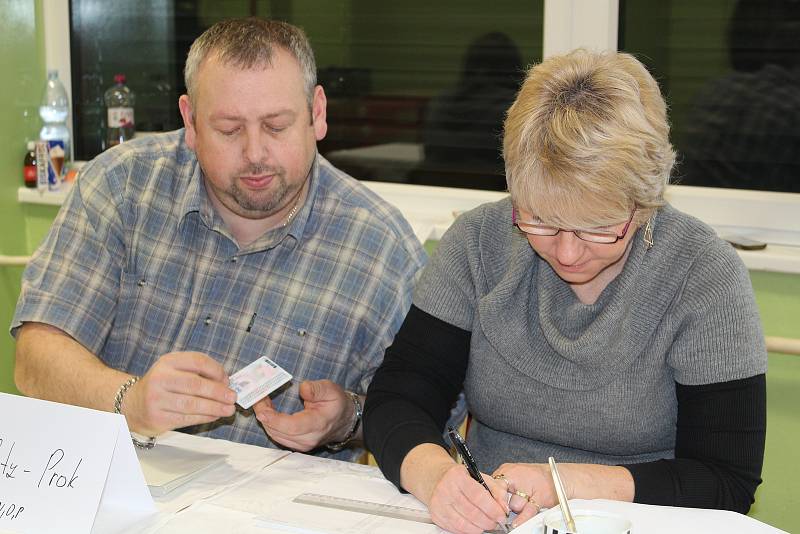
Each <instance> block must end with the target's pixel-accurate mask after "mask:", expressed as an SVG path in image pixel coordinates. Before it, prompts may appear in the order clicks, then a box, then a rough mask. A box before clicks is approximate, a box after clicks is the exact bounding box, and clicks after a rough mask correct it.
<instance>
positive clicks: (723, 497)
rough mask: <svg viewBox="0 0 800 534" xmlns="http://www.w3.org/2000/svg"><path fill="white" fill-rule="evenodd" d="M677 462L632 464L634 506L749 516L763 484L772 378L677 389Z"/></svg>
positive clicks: (679, 386)
mask: <svg viewBox="0 0 800 534" xmlns="http://www.w3.org/2000/svg"><path fill="white" fill-rule="evenodd" d="M676 394H677V399H678V420H677V427H676V435H675V459H671V460H659V461H655V462H648V463H644V464H634V465H626V466H625V467H626V468H627V469H628V470H629V471H630V472H631V474H632V475H633V479H634V482H635V484H636V491H635V496H634V501H635V502H639V503H646V504H661V505H669V506H690V507H694V508H719V509H725V510H733V511H736V512H740V513H747V511H748V510H749V509H750V505H751V504H752V503H753V500H754V496H755V491H756V488H757V487H758V485H759V484H760V483H761V466H762V464H763V461H764V440H765V437H766V421H767V415H766V404H767V390H766V377H765V375H763V374H760V375H756V376H753V377H750V378H745V379H742V380H732V381H730V382H721V383H717V384H706V385H700V386H684V385H681V384H676Z"/></svg>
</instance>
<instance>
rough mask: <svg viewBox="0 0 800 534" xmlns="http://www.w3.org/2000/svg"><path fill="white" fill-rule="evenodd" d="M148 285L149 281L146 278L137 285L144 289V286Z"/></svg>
mask: <svg viewBox="0 0 800 534" xmlns="http://www.w3.org/2000/svg"><path fill="white" fill-rule="evenodd" d="M146 283H147V280H145V279H144V278H142V279H141V280H139V281H138V282H137V284H138V286H139V287H144V285H145V284H146Z"/></svg>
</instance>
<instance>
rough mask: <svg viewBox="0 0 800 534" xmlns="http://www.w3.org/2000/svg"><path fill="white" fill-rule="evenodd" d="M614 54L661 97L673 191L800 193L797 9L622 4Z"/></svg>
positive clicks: (742, 3) (765, 4)
mask: <svg viewBox="0 0 800 534" xmlns="http://www.w3.org/2000/svg"><path fill="white" fill-rule="evenodd" d="M620 48H621V49H624V50H625V51H628V52H632V53H634V54H637V55H638V56H639V57H640V58H641V59H642V61H643V62H645V64H647V66H648V68H650V69H651V71H652V72H653V73H654V75H655V76H656V78H657V79H659V81H660V83H661V84H662V88H663V89H664V92H665V94H666V95H667V100H668V104H669V106H670V115H671V118H672V121H673V128H672V134H673V143H674V144H675V146H676V148H677V150H678V153H679V158H680V159H679V165H678V167H677V171H676V173H675V174H676V181H677V182H678V183H681V184H684V185H701V186H714V187H728V188H737V189H759V190H769V191H785V192H800V180H798V177H800V92H799V91H798V90H797V88H798V87H799V86H800V85H799V83H800V2H796V1H791V0H739V1H738V2H730V1H725V0H709V1H707V2H703V3H702V4H698V3H697V2H692V1H690V0H673V1H671V2H661V1H660V0H642V1H637V2H623V3H621V5H620Z"/></svg>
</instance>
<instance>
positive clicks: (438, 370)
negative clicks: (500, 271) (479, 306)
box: [364, 306, 471, 488]
mask: <svg viewBox="0 0 800 534" xmlns="http://www.w3.org/2000/svg"><path fill="white" fill-rule="evenodd" d="M470 336H471V334H470V332H468V331H466V330H462V329H460V328H457V327H455V326H453V325H451V324H448V323H446V322H444V321H442V320H440V319H437V318H436V317H434V316H432V315H429V314H427V313H425V312H424V311H422V310H420V309H419V308H417V307H416V306H411V310H410V311H409V312H408V315H407V316H406V319H405V321H404V322H403V325H402V326H401V327H400V330H399V331H398V332H397V335H396V336H395V338H394V342H393V343H392V345H391V346H390V347H389V348H388V349H386V355H385V357H384V360H383V364H382V365H381V366H380V368H379V369H378V371H377V372H376V373H375V377H374V378H373V379H372V383H371V384H370V387H369V390H368V391H367V400H366V404H365V406H364V441H365V443H366V446H367V449H369V450H370V451H371V452H372V454H373V455H374V456H375V459H376V460H377V462H378V465H379V466H380V468H381V471H382V472H383V474H384V476H385V477H386V478H387V479H388V480H390V481H392V482H393V483H394V484H395V485H396V486H397V487H398V488H399V487H400V465H401V464H402V463H403V460H404V459H405V457H406V455H407V454H408V452H409V451H410V450H411V449H413V448H414V447H416V446H417V445H420V444H422V443H435V444H438V445H441V446H442V447H445V448H446V445H445V443H444V440H443V439H442V431H443V430H444V425H445V423H446V422H447V418H448V416H449V415H450V409H451V408H452V406H453V403H454V402H455V401H456V399H457V398H458V394H459V393H460V392H461V389H462V388H463V383H464V377H465V376H466V372H467V361H468V358H469V342H470Z"/></svg>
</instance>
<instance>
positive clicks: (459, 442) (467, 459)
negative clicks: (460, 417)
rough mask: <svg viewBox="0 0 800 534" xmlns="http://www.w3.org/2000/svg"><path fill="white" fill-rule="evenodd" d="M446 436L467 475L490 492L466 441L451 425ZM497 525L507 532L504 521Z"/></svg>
mask: <svg viewBox="0 0 800 534" xmlns="http://www.w3.org/2000/svg"><path fill="white" fill-rule="evenodd" d="M447 436H448V437H449V438H450V442H451V443H452V444H453V447H455V448H456V452H458V455H459V456H461V460H462V461H463V462H464V467H466V468H467V472H468V473H469V476H470V477H472V479H473V480H474V481H475V482H478V483H479V484H480V485H481V486H483V487H484V488H486V491H488V492H489V493H490V494H491V493H492V490H490V489H489V486H487V485H486V481H485V480H483V476H482V475H481V472H480V469H478V464H477V463H475V458H473V457H472V453H471V452H469V449H468V448H467V443H466V442H465V441H464V438H462V437H461V434H459V433H458V430H456V429H455V428H453V427H452V426H448V427H447ZM498 525H500V528H501V529H502V530H503V532H508V527H507V526H506V525H505V523H502V522H500V523H498Z"/></svg>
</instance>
